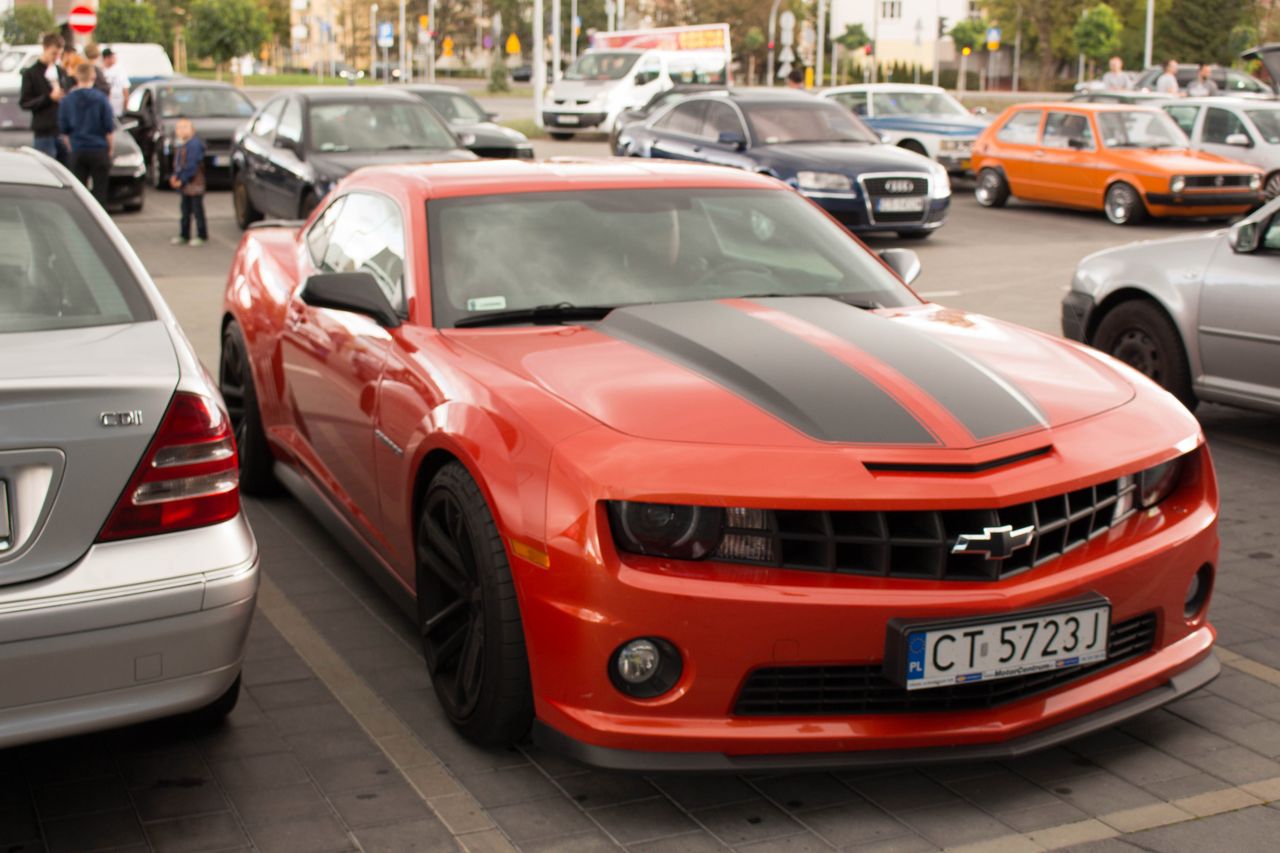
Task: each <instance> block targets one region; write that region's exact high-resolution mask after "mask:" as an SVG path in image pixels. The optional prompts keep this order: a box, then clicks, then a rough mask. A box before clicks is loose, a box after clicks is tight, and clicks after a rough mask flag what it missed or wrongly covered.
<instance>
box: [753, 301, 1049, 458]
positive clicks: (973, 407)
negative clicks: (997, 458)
mask: <svg viewBox="0 0 1280 853" xmlns="http://www.w3.org/2000/svg"><path fill="white" fill-rule="evenodd" d="M754 301H755V302H757V303H758V304H760V305H763V306H765V307H768V308H770V309H773V310H775V311H781V312H783V313H785V314H789V315H790V316H792V317H795V318H797V319H800V320H803V321H804V322H806V323H808V324H810V325H812V326H817V327H818V328H819V329H822V330H823V331H824V332H829V333H830V334H832V335H835V336H836V337H838V338H840V339H841V340H844V341H848V342H849V343H851V344H853V345H854V346H856V347H857V348H858V349H860V350H862V351H863V352H865V353H867V354H868V355H870V356H872V357H873V358H876V359H879V360H880V361H882V362H884V363H885V364H886V365H888V366H889V367H891V368H893V369H894V370H896V371H897V372H899V373H901V374H902V375H903V376H905V377H906V378H907V379H909V380H910V381H911V382H913V383H914V384H915V385H916V386H917V387H919V388H920V389H921V390H922V391H924V392H925V393H926V394H928V395H929V396H931V397H933V399H935V400H937V401H938V402H939V403H941V404H942V405H943V406H944V407H946V408H947V409H948V410H949V411H950V412H951V414H952V415H954V416H955V418H956V420H958V421H959V422H960V423H961V424H963V425H964V427H965V428H966V429H967V430H969V432H970V433H971V434H972V435H973V437H974V438H975V439H978V440H983V439H989V438H994V437H996V436H999V435H1007V434H1009V433H1013V432H1020V431H1022V430H1026V429H1031V428H1032V427H1043V426H1046V425H1047V420H1046V419H1045V417H1044V415H1043V414H1041V413H1040V411H1039V410H1038V409H1037V408H1036V407H1035V404H1034V403H1033V402H1031V400H1030V399H1028V398H1027V397H1026V396H1025V395H1023V394H1021V393H1019V392H1018V391H1017V389H1015V388H1014V387H1013V386H1012V385H1010V384H1009V383H1008V382H1007V381H1006V380H1004V379H1003V378H1001V377H999V376H998V375H997V374H995V373H994V372H993V371H991V370H990V369H988V368H987V367H985V366H983V365H981V364H979V363H978V362H976V361H974V360H973V359H971V358H970V357H968V356H966V355H964V354H963V353H960V352H957V351H956V350H954V349H952V348H951V347H949V346H947V345H946V344H944V343H941V342H939V341H937V340H935V339H934V338H933V337H931V336H929V335H927V334H924V333H922V332H920V331H918V330H916V329H913V328H911V327H910V326H907V325H906V324H905V323H895V322H894V321H893V320H890V319H888V318H886V317H881V316H879V315H877V314H873V313H870V312H868V311H864V310H862V309H861V308H855V307H853V306H852V305H847V304H845V303H843V302H840V301H838V300H834V299H823V298H815V299H810V298H797V297H792V298H787V299H759V300H754Z"/></svg>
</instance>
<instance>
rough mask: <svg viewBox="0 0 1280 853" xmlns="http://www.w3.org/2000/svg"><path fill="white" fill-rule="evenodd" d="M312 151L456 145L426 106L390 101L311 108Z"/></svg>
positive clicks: (388, 149) (450, 146) (314, 106)
mask: <svg viewBox="0 0 1280 853" xmlns="http://www.w3.org/2000/svg"><path fill="white" fill-rule="evenodd" d="M309 115H310V117H311V148H312V150H315V151H393V150H397V149H411V148H453V147H455V146H456V145H457V143H456V142H455V141H454V139H453V135H452V134H451V133H449V130H448V129H447V128H446V127H445V126H444V125H443V124H441V123H440V120H439V119H437V118H436V117H435V114H434V113H432V112H431V110H429V109H427V107H426V105H425V104H417V103H398V102H390V101H381V102H379V101H362V102H357V103H333V104H313V105H312V106H311V109H310V113H309Z"/></svg>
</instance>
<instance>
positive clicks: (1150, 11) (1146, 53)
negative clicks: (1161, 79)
mask: <svg viewBox="0 0 1280 853" xmlns="http://www.w3.org/2000/svg"><path fill="white" fill-rule="evenodd" d="M1155 20H1156V0H1147V34H1146V37H1145V38H1144V39H1143V41H1142V67H1143V68H1150V67H1151V42H1152V39H1153V37H1154V35H1155Z"/></svg>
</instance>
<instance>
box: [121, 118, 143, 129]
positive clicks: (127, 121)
mask: <svg viewBox="0 0 1280 853" xmlns="http://www.w3.org/2000/svg"><path fill="white" fill-rule="evenodd" d="M117 127H118V129H119V130H124V131H134V130H137V129H138V120H137V119H136V118H122V119H120V123H119V125H117Z"/></svg>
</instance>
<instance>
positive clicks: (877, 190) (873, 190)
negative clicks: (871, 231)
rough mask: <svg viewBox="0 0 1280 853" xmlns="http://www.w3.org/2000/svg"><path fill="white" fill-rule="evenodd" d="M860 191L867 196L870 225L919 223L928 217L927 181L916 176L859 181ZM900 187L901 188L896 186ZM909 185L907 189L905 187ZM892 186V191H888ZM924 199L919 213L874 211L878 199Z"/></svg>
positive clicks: (882, 176) (871, 178) (887, 176)
mask: <svg viewBox="0 0 1280 853" xmlns="http://www.w3.org/2000/svg"><path fill="white" fill-rule="evenodd" d="M860 181H861V183H862V190H863V192H864V193H865V194H866V196H867V216H868V217H869V219H870V220H871V222H872V224H875V225H884V224H892V223H897V222H910V223H920V222H924V221H925V219H927V218H928V216H929V179H928V178H926V177H923V176H917V175H877V176H875V177H867V178H861V179H860ZM899 184H900V185H901V188H899V187H898V185H899ZM908 184H909V185H910V188H909V189H907V188H906V185H908ZM890 186H894V191H892V192H891V191H890V189H889V188H890ZM913 197H914V198H920V197H923V198H924V205H923V207H922V209H921V210H919V211H907V212H892V211H888V212H886V211H878V210H876V199H880V198H913Z"/></svg>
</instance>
